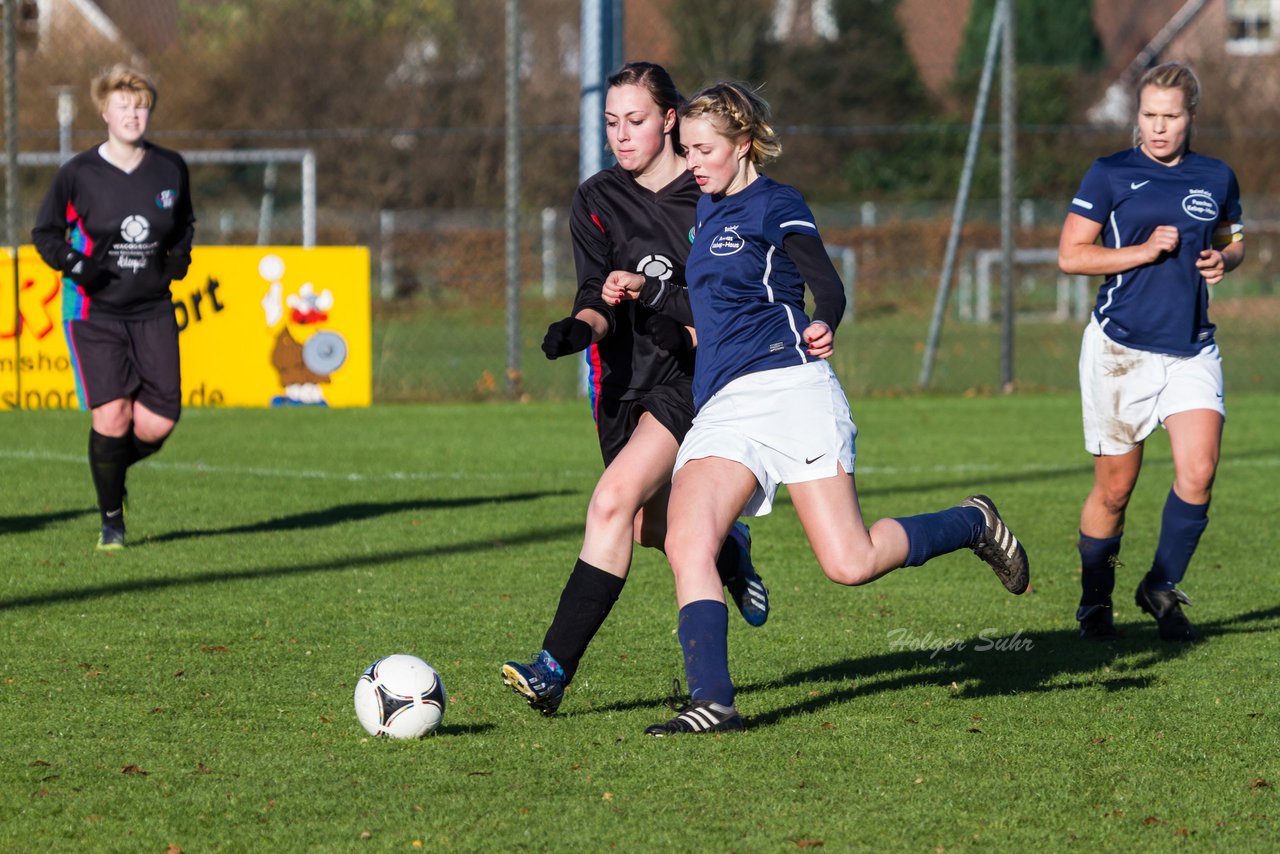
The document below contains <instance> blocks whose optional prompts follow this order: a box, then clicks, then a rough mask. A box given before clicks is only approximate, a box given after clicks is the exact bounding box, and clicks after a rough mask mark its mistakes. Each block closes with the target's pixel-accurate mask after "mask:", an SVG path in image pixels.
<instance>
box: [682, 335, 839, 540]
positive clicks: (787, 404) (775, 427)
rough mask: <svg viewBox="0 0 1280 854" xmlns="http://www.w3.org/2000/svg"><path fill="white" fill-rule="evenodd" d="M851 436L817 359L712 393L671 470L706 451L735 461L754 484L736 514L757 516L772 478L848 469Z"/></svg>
mask: <svg viewBox="0 0 1280 854" xmlns="http://www.w3.org/2000/svg"><path fill="white" fill-rule="evenodd" d="M857 435H858V428H857V427H856V426H855V425H854V423H853V416H852V415H851V414H850V413H849V401H848V400H847V399H846V398H845V396H844V389H842V388H841V387H840V381H839V380H838V379H836V375H835V373H834V372H833V371H832V370H831V366H830V365H828V364H827V362H826V361H825V360H823V359H817V360H814V361H812V362H808V363H806V364H803V365H795V366H793V367H790V368H775V369H773V370H768V371H760V372H758V373H754V374H747V375H746V376H742V377H738V378H737V379H736V380H734V381H733V382H731V383H729V384H728V385H726V386H725V387H724V388H722V389H720V391H718V392H716V393H715V394H714V395H713V396H712V397H711V399H710V400H708V401H707V402H706V404H705V405H703V407H702V409H701V410H699V411H698V414H697V415H696V416H695V417H694V419H693V427H691V428H690V429H689V434H688V435H687V436H685V438H684V442H682V443H681V444H680V454H679V456H678V457H677V458H676V470H677V471H679V469H680V467H681V466H683V465H684V464H685V463H687V462H689V461H690V460H699V459H704V458H706V457H719V458H721V459H726V460H734V461H736V462H739V463H742V464H743V465H744V466H746V467H747V468H749V469H751V472H752V474H754V475H755V477H756V483H757V484H759V486H758V487H757V489H756V491H755V494H754V495H752V496H751V500H750V501H748V502H747V506H746V508H745V509H744V510H743V511H742V515H743V516H764V515H766V514H767V513H769V511H771V510H772V509H773V498H774V496H775V495H776V494H777V492H778V485H779V484H783V483H803V482H804V481H807V480H820V479H822V478H824V477H832V476H834V475H836V474H838V473H839V471H841V470H843V471H844V472H845V473H847V474H853V457H854V439H855V437H856V436H857ZM837 467H838V468H837Z"/></svg>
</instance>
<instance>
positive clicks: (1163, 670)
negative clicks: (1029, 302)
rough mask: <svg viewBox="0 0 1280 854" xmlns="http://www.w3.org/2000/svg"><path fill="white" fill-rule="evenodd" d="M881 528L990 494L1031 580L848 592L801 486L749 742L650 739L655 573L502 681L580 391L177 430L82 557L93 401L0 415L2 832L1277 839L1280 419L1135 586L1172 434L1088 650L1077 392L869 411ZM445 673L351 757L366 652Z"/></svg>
mask: <svg viewBox="0 0 1280 854" xmlns="http://www.w3.org/2000/svg"><path fill="white" fill-rule="evenodd" d="M853 403H854V414H855V419H856V420H857V421H858V424H859V428H860V437H859V438H860V440H861V441H860V443H859V449H858V450H859V454H858V462H859V484H860V487H861V493H862V503H863V509H864V512H865V514H866V515H867V516H868V518H869V519H874V518H877V517H879V516H882V515H901V514H906V513H914V512H922V511H927V510H932V509H938V508H940V507H943V506H947V505H950V504H953V503H955V502H956V501H958V500H959V499H961V498H963V497H964V496H965V495H966V494H968V493H970V492H972V491H985V492H987V493H989V494H990V495H992V496H993V497H994V498H995V499H996V501H997V502H998V503H999V505H1000V508H1001V510H1002V512H1003V513H1004V515H1005V516H1006V518H1007V519H1008V521H1009V522H1010V524H1011V525H1012V526H1013V527H1014V530H1015V531H1016V532H1017V533H1018V535H1019V536H1020V537H1021V538H1022V539H1023V541H1024V542H1025V543H1026V545H1027V548H1028V551H1029V552H1030V554H1031V558H1032V562H1033V564H1032V565H1033V570H1032V571H1033V584H1034V590H1033V591H1032V592H1029V593H1028V594H1026V595H1024V596H1022V597H1013V596H1010V595H1008V594H1007V593H1005V592H1004V591H1003V588H1001V586H1000V585H999V583H998V582H997V581H996V579H995V578H993V577H992V574H991V572H990V571H989V570H988V569H986V568H985V566H984V565H983V564H981V563H980V562H978V561H977V560H976V559H975V558H974V557H973V556H972V555H968V554H957V555H951V556H947V557H944V558H941V559H938V560H936V561H934V562H931V563H930V564H929V565H928V566H925V567H920V568H914V569H908V570H903V571H900V572H896V573H893V574H891V575H889V576H888V577H886V578H884V579H882V580H880V581H878V582H876V583H875V584H873V585H870V586H868V587H865V588H860V589H854V590H842V589H838V588H836V587H835V586H833V585H831V584H830V583H829V582H827V581H826V580H825V579H824V578H823V577H822V575H821V573H820V571H819V570H818V569H817V568H816V565H815V562H814V560H813V556H812V553H811V552H810V550H809V548H808V546H807V544H806V543H805V541H804V537H803V533H802V532H801V530H800V527H799V524H798V522H797V521H796V518H795V515H794V512H793V510H792V508H791V507H790V506H789V504H788V503H787V502H786V501H785V500H784V501H781V502H780V503H779V506H778V508H777V509H776V510H775V512H774V514H773V515H771V516H769V517H765V518H762V519H758V520H754V521H752V530H753V534H754V540H755V556H756V561H757V565H758V566H759V568H760V570H761V573H762V575H763V576H764V578H765V580H766V582H767V583H768V584H769V586H770V590H771V594H772V602H773V606H774V609H775V610H774V613H773V615H772V616H771V617H770V619H769V622H768V624H767V625H766V626H765V627H763V628H761V629H751V628H748V627H747V626H746V625H745V624H744V623H742V622H741V621H740V620H738V619H737V618H736V617H734V618H733V619H734V622H732V623H731V626H730V655H731V663H732V666H733V670H734V675H735V679H736V681H737V685H738V689H739V699H738V704H739V707H740V709H741V710H742V712H743V713H744V715H745V716H746V718H747V723H748V730H747V731H746V732H745V733H741V734H729V735H725V736H719V737H715V736H688V737H682V738H673V739H664V740H657V739H646V738H644V737H642V735H641V731H642V730H643V728H644V727H645V726H646V725H648V724H650V723H653V722H655V721H658V720H662V719H665V718H666V717H668V716H669V713H668V711H667V709H666V708H665V707H664V706H663V705H662V700H663V698H664V697H665V696H666V695H667V694H668V693H669V690H670V684H671V680H672V678H673V677H676V676H679V675H681V673H682V670H681V666H680V650H679V645H678V643H677V640H676V638H675V634H674V626H675V609H674V601H673V596H672V590H671V581H670V574H669V571H668V569H667V568H666V565H665V563H664V562H663V561H662V559H661V556H660V555H658V554H656V553H654V552H648V551H640V550H637V553H636V561H635V565H634V572H633V574H632V578H631V581H630V582H629V584H628V587H627V590H626V591H625V593H624V595H623V597H622V599H621V600H620V601H619V603H618V605H617V606H616V608H615V609H614V612H613V615H612V616H611V617H610V620H609V622H608V623H607V624H606V625H605V627H604V628H603V630H602V631H601V632H600V634H599V636H598V637H597V638H596V641H595V643H594V645H593V646H592V649H591V650H590V651H589V653H588V656H587V658H586V660H585V661H584V664H583V667H582V669H581V670H580V672H579V677H578V680H577V681H576V682H575V684H574V685H573V686H572V687H571V689H570V690H569V692H568V693H567V695H566V700H565V703H564V706H563V707H562V711H561V714H560V715H559V716H557V717H556V718H553V719H544V718H542V717H540V716H539V715H537V714H535V713H533V712H532V711H531V710H530V709H528V708H527V707H526V706H525V705H524V703H523V701H522V700H520V699H519V698H518V697H516V696H515V695H514V694H512V693H511V692H510V691H508V689H506V688H505V687H504V686H503V685H502V684H501V681H500V678H499V675H498V667H499V665H500V664H501V663H502V661H504V660H506V659H508V658H523V657H526V656H527V655H529V654H530V653H532V652H533V651H534V650H535V649H536V648H537V646H538V645H539V643H540V641H541V638H542V634H543V631H544V630H545V628H546V625H547V622H548V621H549V620H550V618H551V615H552V612H553V610H554V608H555V604H556V601H557V599H558V596H559V593H560V589H561V586H562V584H563V582H564V580H565V578H566V577H567V574H568V571H569V568H570V567H571V566H572V562H573V559H574V557H575V556H576V554H577V549H578V547H579V545H580V541H581V524H582V518H583V511H584V508H585V505H586V502H587V499H588V497H589V495H590V491H591V488H592V486H593V484H594V481H595V478H596V476H597V475H598V472H599V457H598V452H597V451H596V449H595V446H594V440H593V436H592V430H591V425H590V419H589V417H588V416H587V414H586V412H585V409H584V405H583V404H581V403H577V402H575V403H565V404H554V403H537V404H526V405H518V404H497V405H437V406H381V407H376V408H372V409H368V410H346V411H315V410H288V411H253V410H222V411H219V410H193V411H190V412H188V413H187V414H186V415H184V418H183V421H182V424H181V425H180V427H179V430H178V432H177V433H176V434H175V436H174V438H173V440H172V441H171V442H170V443H169V445H167V446H166V448H165V450H164V452H163V453H162V454H161V455H159V456H158V457H157V458H155V459H154V460H150V461H148V462H146V463H144V464H142V465H141V466H139V467H138V469H137V470H136V471H135V472H134V473H133V474H132V475H131V478H130V508H129V526H130V527H129V536H130V541H129V547H128V549H127V550H126V551H124V552H123V553H119V554H112V555H107V554H98V553H95V552H94V550H93V545H94V542H95V540H96V533H97V531H96V528H97V521H96V512H95V511H94V509H93V501H92V488H91V486H90V483H89V477H88V472H87V467H86V465H85V463H84V459H83V449H84V446H85V442H86V436H85V434H86V432H87V423H86V419H85V416H83V415H81V414H78V413H62V412H20V413H11V414H8V415H6V416H4V417H3V418H0V439H2V443H0V448H2V449H3V450H0V461H2V463H0V465H2V466H3V471H4V472H5V476H4V489H3V490H2V491H0V533H2V534H3V536H0V620H2V621H3V625H4V649H5V653H4V656H3V658H2V659H0V719H2V720H3V721H4V738H3V739H2V740H0V850H4V851H30V850H64V849H69V848H77V849H84V850H94V851H139V850H163V849H165V848H166V846H176V847H177V848H180V849H182V850H185V851H189V852H191V851H207V850H222V851H242V850H268V849H275V850H290V851H292V850H324V851H344V850H362V851H363V850H414V849H416V848H418V847H425V848H431V849H438V850H458V851H489V850H510V849H513V848H529V849H533V850H567V849H586V848H590V849H593V850H594V849H600V848H608V847H613V848H617V849H621V850H628V849H631V850H634V849H637V848H641V847H643V848H645V849H647V850H656V851H676V850H688V849H690V848H693V847H697V848H699V849H705V850H711V851H771V850H790V849H794V848H797V847H799V848H808V847H819V846H822V847H824V850H849V849H868V850H954V849H956V848H967V847H971V846H973V847H984V848H993V849H997V850H1027V849H1031V848H1035V849H1056V848H1064V847H1067V846H1069V845H1086V846H1090V847H1092V848H1097V849H1102V850H1121V849H1123V850H1166V849H1168V848H1170V847H1173V846H1176V845H1187V846H1195V847H1207V848H1211V849H1218V850H1267V849H1270V848H1272V847H1273V846H1274V842H1275V839H1276V838H1277V834H1278V833H1280V820H1278V818H1277V815H1278V811H1280V806H1278V805H1277V802H1276V797H1277V795H1276V787H1277V785H1280V766H1278V765H1277V760H1276V759H1275V756H1276V754H1277V741H1278V739H1277V737H1276V731H1277V730H1276V716H1277V714H1278V713H1277V711H1276V709H1275V696H1276V694H1275V687H1274V686H1275V684H1276V679H1277V675H1278V671H1280V665H1278V664H1277V661H1278V660H1280V642H1278V641H1277V635H1276V629H1277V628H1278V627H1280V602H1277V597H1276V595H1275V594H1276V586H1275V583H1274V570H1275V560H1274V557H1273V554H1274V550H1275V544H1276V539H1275V537H1276V535H1275V533H1274V520H1275V519H1276V518H1277V514H1278V513H1280V493H1277V491H1276V490H1275V488H1274V481H1275V475H1276V470H1277V464H1278V463H1280V445H1278V444H1277V439H1276V434H1275V431H1274V425H1275V423H1276V422H1277V419H1278V418H1280V398H1277V397H1275V396H1269V395H1235V396H1233V397H1232V398H1231V400H1230V401H1229V407H1230V418H1229V421H1228V425H1227V431H1226V438H1225V447H1224V452H1223V463H1222V467H1221V470H1220V474H1219V479H1218V484H1217V487H1216V490H1215V498H1214V505H1213V512H1212V518H1213V521H1212V524H1211V525H1210V527H1209V529H1208V532H1207V533H1206V535H1205V537H1204V540H1203V541H1202V544H1201V547H1200V550H1199V552H1198V554H1197V556H1196V559H1195V561H1194V563H1193V565H1192V568H1191V571H1190V573H1189V575H1188V578H1187V581H1186V583H1185V585H1184V587H1185V588H1186V589H1187V590H1188V591H1189V592H1190V594H1191V596H1192V598H1193V599H1194V600H1195V602H1196V605H1195V606H1194V607H1192V608H1190V609H1189V610H1188V613H1189V615H1190V616H1191V618H1192V620H1193V621H1194V622H1195V623H1196V624H1197V625H1198V626H1199V627H1200V628H1201V629H1202V630H1203V631H1204V632H1205V634H1206V635H1207V636H1208V641H1207V642H1206V643H1204V644H1200V645H1197V646H1194V647H1186V646H1177V645H1170V644H1166V643H1163V642H1161V641H1160V640H1159V639H1158V638H1157V637H1156V633H1155V628H1154V623H1152V622H1150V621H1149V620H1148V619H1147V618H1145V617H1144V616H1142V615H1141V614H1139V613H1138V612H1137V609H1136V608H1135V607H1134V606H1133V604H1132V589H1133V587H1134V586H1135V585H1136V584H1137V581H1138V578H1139V576H1140V575H1141V573H1142V572H1143V571H1144V570H1145V568H1146V564H1147V562H1148V561H1149V560H1150V555H1151V553H1152V551H1153V549H1154V546H1155V538H1156V534H1157V530H1156V528H1157V524H1158V519H1159V513H1160V507H1161V504H1162V502H1163V500H1164V496H1165V493H1166V491H1167V489H1168V486H1169V483H1170V480H1171V476H1172V468H1171V465H1170V463H1169V452H1168V443H1167V441H1166V440H1165V439H1164V437H1163V436H1162V435H1158V436H1156V437H1154V438H1153V440H1152V441H1151V442H1150V443H1149V448H1148V461H1147V467H1146V469H1145V471H1144V474H1143V477H1142V480H1141V482H1140V483H1139V486H1138V490H1137V493H1136V494H1135V497H1134V500H1133V503H1132V505H1131V509H1130V515H1129V528H1128V533H1127V535H1126V539H1125V544H1124V550H1123V552H1122V555H1121V557H1122V559H1123V560H1124V561H1125V562H1126V563H1127V564H1128V566H1126V567H1124V568H1122V569H1121V571H1120V575H1119V581H1118V584H1117V590H1116V604H1117V620H1118V623H1119V624H1120V626H1121V628H1122V629H1123V630H1124V631H1125V633H1126V636H1125V638H1124V639H1123V640H1121V641H1119V642H1117V643H1114V644H1111V645H1093V644H1086V643H1083V642H1081V641H1079V640H1078V639H1077V638H1076V637H1075V622H1074V620H1073V619H1072V617H1073V612H1074V609H1075V604H1076V599H1077V595H1078V569H1077V559H1076V554H1075V532H1076V522H1077V519H1078V514H1079V506H1080V503H1081V501H1082V500H1083V498H1084V495H1085V493H1086V492H1087V490H1088V487H1089V483H1090V471H1091V466H1090V461H1089V458H1088V456H1087V455H1086V454H1085V453H1084V452H1083V451H1082V449H1081V447H1080V439H1079V435H1078V434H1079V415H1078V403H1077V401H1076V399H1075V397H1074V396H1072V395H1061V396H1054V395H1026V396H1016V397H995V398H970V399H962V398H943V397H908V398H903V399H893V400H890V399H878V400H865V401H864V400H857V399H855V400H854V401H853ZM391 652H409V653H414V654H417V655H420V656H422V657H423V658H425V659H427V660H428V661H430V662H431V663H432V664H433V665H435V666H436V667H437V668H438V669H439V670H440V671H441V673H442V674H443V677H444V680H445V684H446V686H447V688H448V690H449V708H448V711H447V713H446V715H445V719H444V723H443V725H442V727H441V729H440V730H439V732H438V733H437V734H436V735H435V736H433V737H431V738H428V739H425V740H422V741H414V742H389V741H385V740H379V739H372V738H369V737H367V736H366V735H365V734H364V732H363V730H361V729H360V728H359V726H358V724H357V723H356V720H355V716H354V713H353V711H352V706H351V693H352V690H353V687H354V684H355V680H356V678H357V677H358V676H359V674H360V672H361V670H362V669H363V668H364V667H365V666H366V665H367V664H369V663H370V662H371V661H373V660H374V659H375V658H378V657H380V656H382V655H386V654H388V653H391Z"/></svg>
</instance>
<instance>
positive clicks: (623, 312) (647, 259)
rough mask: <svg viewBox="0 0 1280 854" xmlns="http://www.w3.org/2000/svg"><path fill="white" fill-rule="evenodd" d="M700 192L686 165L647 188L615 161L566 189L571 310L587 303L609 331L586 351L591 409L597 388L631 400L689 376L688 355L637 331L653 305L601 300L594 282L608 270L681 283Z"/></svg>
mask: <svg viewBox="0 0 1280 854" xmlns="http://www.w3.org/2000/svg"><path fill="white" fill-rule="evenodd" d="M701 195H702V191H701V190H699V189H698V184H697V182H696V181H694V179H693V175H692V174H690V173H689V172H682V173H681V174H680V177H679V178H677V179H676V180H674V181H672V182H671V183H670V184H668V185H667V186H665V187H663V188H662V189H661V190H659V191H657V192H656V193H655V192H652V191H650V190H647V189H645V188H644V187H642V186H641V185H640V184H639V183H637V182H636V179H635V178H634V177H633V176H632V175H631V173H630V172H628V171H626V170H625V169H623V168H622V167H621V166H617V165H614V166H612V167H610V168H608V169H605V170H602V171H600V172H597V173H596V174H595V175H593V176H591V177H590V178H588V179H587V180H586V181H584V182H582V184H581V185H580V186H579V187H578V190H577V192H576V193H575V194H574V197H573V207H572V209H571V211H570V217H569V231H570V233H571V234H572V236H573V257H574V262H575V264H576V267H577V273H578V293H577V297H576V298H575V300H574V304H573V312H574V314H577V313H578V312H579V311H580V310H581V309H584V308H591V309H594V310H595V311H598V312H600V314H602V315H604V316H605V317H606V318H607V319H608V321H609V334H608V335H606V336H605V337H604V338H602V339H601V340H600V341H599V342H598V343H597V344H595V345H593V346H592V347H591V348H590V349H589V350H588V351H587V360H588V365H589V366H590V370H591V377H590V382H591V394H592V405H593V409H594V408H595V406H596V405H597V404H598V401H599V398H600V396H602V395H603V396H604V397H606V398H608V399H613V400H634V399H639V398H641V397H643V396H644V394H645V392H647V391H648V390H650V389H652V388H655V387H657V386H659V385H663V384H667V383H672V382H674V383H684V384H687V383H688V382H689V377H690V376H691V375H692V373H693V359H692V357H691V356H690V355H688V354H680V355H679V356H672V355H671V354H669V353H667V351H665V350H662V349H660V348H659V347H658V345H657V344H655V343H654V341H653V339H652V338H650V337H649V336H648V335H645V334H641V333H639V332H637V329H643V328H644V327H645V324H646V323H647V319H648V317H649V316H651V315H652V314H653V310H652V309H650V308H648V307H647V306H645V305H642V304H640V303H638V302H635V301H631V300H628V301H625V302H623V303H622V304H621V305H616V306H615V305H608V304H606V303H605V302H604V300H603V298H602V297H601V288H602V287H603V285H604V280H605V278H606V277H607V276H608V275H609V274H610V273H612V272H613V271H614V270H626V271H629V272H635V273H642V274H644V276H645V277H646V278H648V279H652V280H659V281H662V282H664V283H666V284H667V285H669V286H671V287H677V288H683V287H684V283H685V259H686V258H688V257H689V239H690V235H691V234H692V231H693V214H694V208H695V206H696V205H697V201H698V198H699V197H700V196H701Z"/></svg>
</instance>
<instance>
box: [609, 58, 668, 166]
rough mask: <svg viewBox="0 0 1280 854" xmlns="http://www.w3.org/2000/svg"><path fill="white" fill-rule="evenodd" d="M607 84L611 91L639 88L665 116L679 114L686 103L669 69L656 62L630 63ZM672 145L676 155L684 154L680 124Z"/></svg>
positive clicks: (611, 77)
mask: <svg viewBox="0 0 1280 854" xmlns="http://www.w3.org/2000/svg"><path fill="white" fill-rule="evenodd" d="M606 82H607V83H608V85H609V88H610V89H612V88H614V87H615V86H639V87H640V88H642V89H644V90H645V91H646V92H648V93H649V97H650V98H652V99H653V103H655V104H657V105H658V108H659V109H660V110H662V114H663V115H664V116H665V115H666V114H667V110H676V111H677V112H678V111H679V110H680V105H681V104H683V103H684V98H683V97H681V95H680V90H679V89H677V88H676V84H675V81H673V80H672V79H671V75H670V74H668V73H667V69H665V68H663V67H662V66H661V65H658V64H657V63H654V62H628V63H627V64H626V65H623V66H622V67H621V68H619V69H618V70H617V71H615V72H613V73H612V74H610V75H609V79H608V80H607V81H606ZM671 144H672V145H673V146H674V147H675V151H676V154H681V155H683V154H684V148H683V147H681V145H680V123H679V122H676V124H675V126H674V127H673V128H671Z"/></svg>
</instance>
